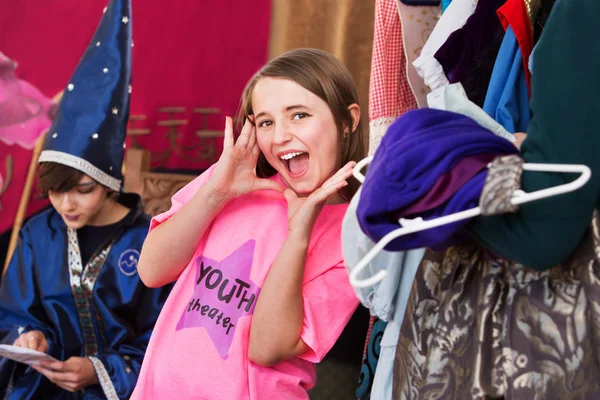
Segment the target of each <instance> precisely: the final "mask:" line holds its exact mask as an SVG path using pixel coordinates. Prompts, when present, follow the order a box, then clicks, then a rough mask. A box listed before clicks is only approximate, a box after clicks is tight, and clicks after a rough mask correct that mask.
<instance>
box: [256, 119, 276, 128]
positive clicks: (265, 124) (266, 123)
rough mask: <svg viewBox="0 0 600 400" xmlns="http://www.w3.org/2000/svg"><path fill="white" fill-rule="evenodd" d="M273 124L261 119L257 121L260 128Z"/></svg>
mask: <svg viewBox="0 0 600 400" xmlns="http://www.w3.org/2000/svg"><path fill="white" fill-rule="evenodd" d="M271 125H273V122H272V121H269V120H266V121H261V122H259V123H258V126H259V127H261V128H264V127H267V126H271Z"/></svg>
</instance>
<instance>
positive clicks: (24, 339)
mask: <svg viewBox="0 0 600 400" xmlns="http://www.w3.org/2000/svg"><path fill="white" fill-rule="evenodd" d="M13 346H17V347H24V348H26V349H31V350H36V351H39V352H42V353H45V352H47V351H48V341H47V340H46V336H44V334H43V333H42V332H40V331H30V332H25V333H23V334H22V335H21V336H19V337H18V338H17V340H15V342H14V343H13Z"/></svg>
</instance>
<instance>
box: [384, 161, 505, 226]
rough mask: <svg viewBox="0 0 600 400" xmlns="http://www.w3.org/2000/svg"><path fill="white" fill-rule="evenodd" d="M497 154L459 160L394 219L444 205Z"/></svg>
mask: <svg viewBox="0 0 600 400" xmlns="http://www.w3.org/2000/svg"><path fill="white" fill-rule="evenodd" d="M497 156H498V155H497V154H477V155H475V156H469V157H465V158H463V159H462V160H460V161H459V162H458V163H456V165H455V166H454V168H452V169H451V170H450V171H449V172H447V173H445V174H443V175H441V176H440V177H439V178H438V180H437V181H435V184H434V185H433V187H432V188H431V190H429V192H427V194H425V196H423V197H422V198H420V199H419V200H417V201H416V202H415V203H413V204H411V205H409V206H408V207H406V208H403V209H402V210H399V211H398V213H396V216H395V218H396V219H399V218H407V217H411V216H413V215H415V214H419V213H423V212H426V211H429V210H431V209H434V208H435V207H437V206H439V205H441V204H444V203H445V202H446V201H448V200H450V198H451V197H452V196H453V195H454V193H456V192H457V191H458V189H460V188H461V186H463V185H464V184H465V183H467V182H468V181H469V180H470V179H471V178H472V177H474V176H475V175H477V174H478V173H479V172H481V171H482V170H484V169H485V168H486V167H487V165H488V164H489V163H490V162H492V161H493V160H494V158H496V157H497Z"/></svg>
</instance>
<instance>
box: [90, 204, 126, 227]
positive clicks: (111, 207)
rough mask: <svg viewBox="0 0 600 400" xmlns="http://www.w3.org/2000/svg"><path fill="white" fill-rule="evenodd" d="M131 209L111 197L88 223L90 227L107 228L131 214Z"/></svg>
mask: <svg viewBox="0 0 600 400" xmlns="http://www.w3.org/2000/svg"><path fill="white" fill-rule="evenodd" d="M129 211H130V209H129V208H127V207H125V206H124V205H122V204H121V203H119V202H118V201H116V200H115V199H114V198H113V197H109V198H107V199H106V201H105V202H104V205H103V206H102V208H101V209H100V210H99V211H98V213H97V214H96V215H95V216H94V218H92V219H90V220H89V221H88V223H87V225H88V226H105V225H111V224H115V223H117V222H119V221H120V220H122V219H123V218H125V216H126V215H127V214H128V213H129Z"/></svg>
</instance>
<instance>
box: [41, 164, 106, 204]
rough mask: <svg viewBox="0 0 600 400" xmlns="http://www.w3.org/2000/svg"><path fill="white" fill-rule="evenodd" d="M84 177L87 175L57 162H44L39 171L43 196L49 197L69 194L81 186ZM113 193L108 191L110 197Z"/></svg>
mask: <svg viewBox="0 0 600 400" xmlns="http://www.w3.org/2000/svg"><path fill="white" fill-rule="evenodd" d="M83 176H85V174H84V173H83V172H81V171H79V170H77V169H75V168H72V167H69V166H66V165H63V164H59V163H55V162H43V163H41V164H40V167H39V169H38V187H39V190H40V193H41V195H42V196H43V197H48V193H49V192H57V193H62V192H68V191H69V190H71V189H73V188H74V187H75V186H77V184H79V181H80V180H81V178H82V177H83ZM96 183H97V182H96ZM106 189H108V188H106ZM112 193H113V191H112V190H110V189H108V195H109V196H110V195H111V194H112Z"/></svg>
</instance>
